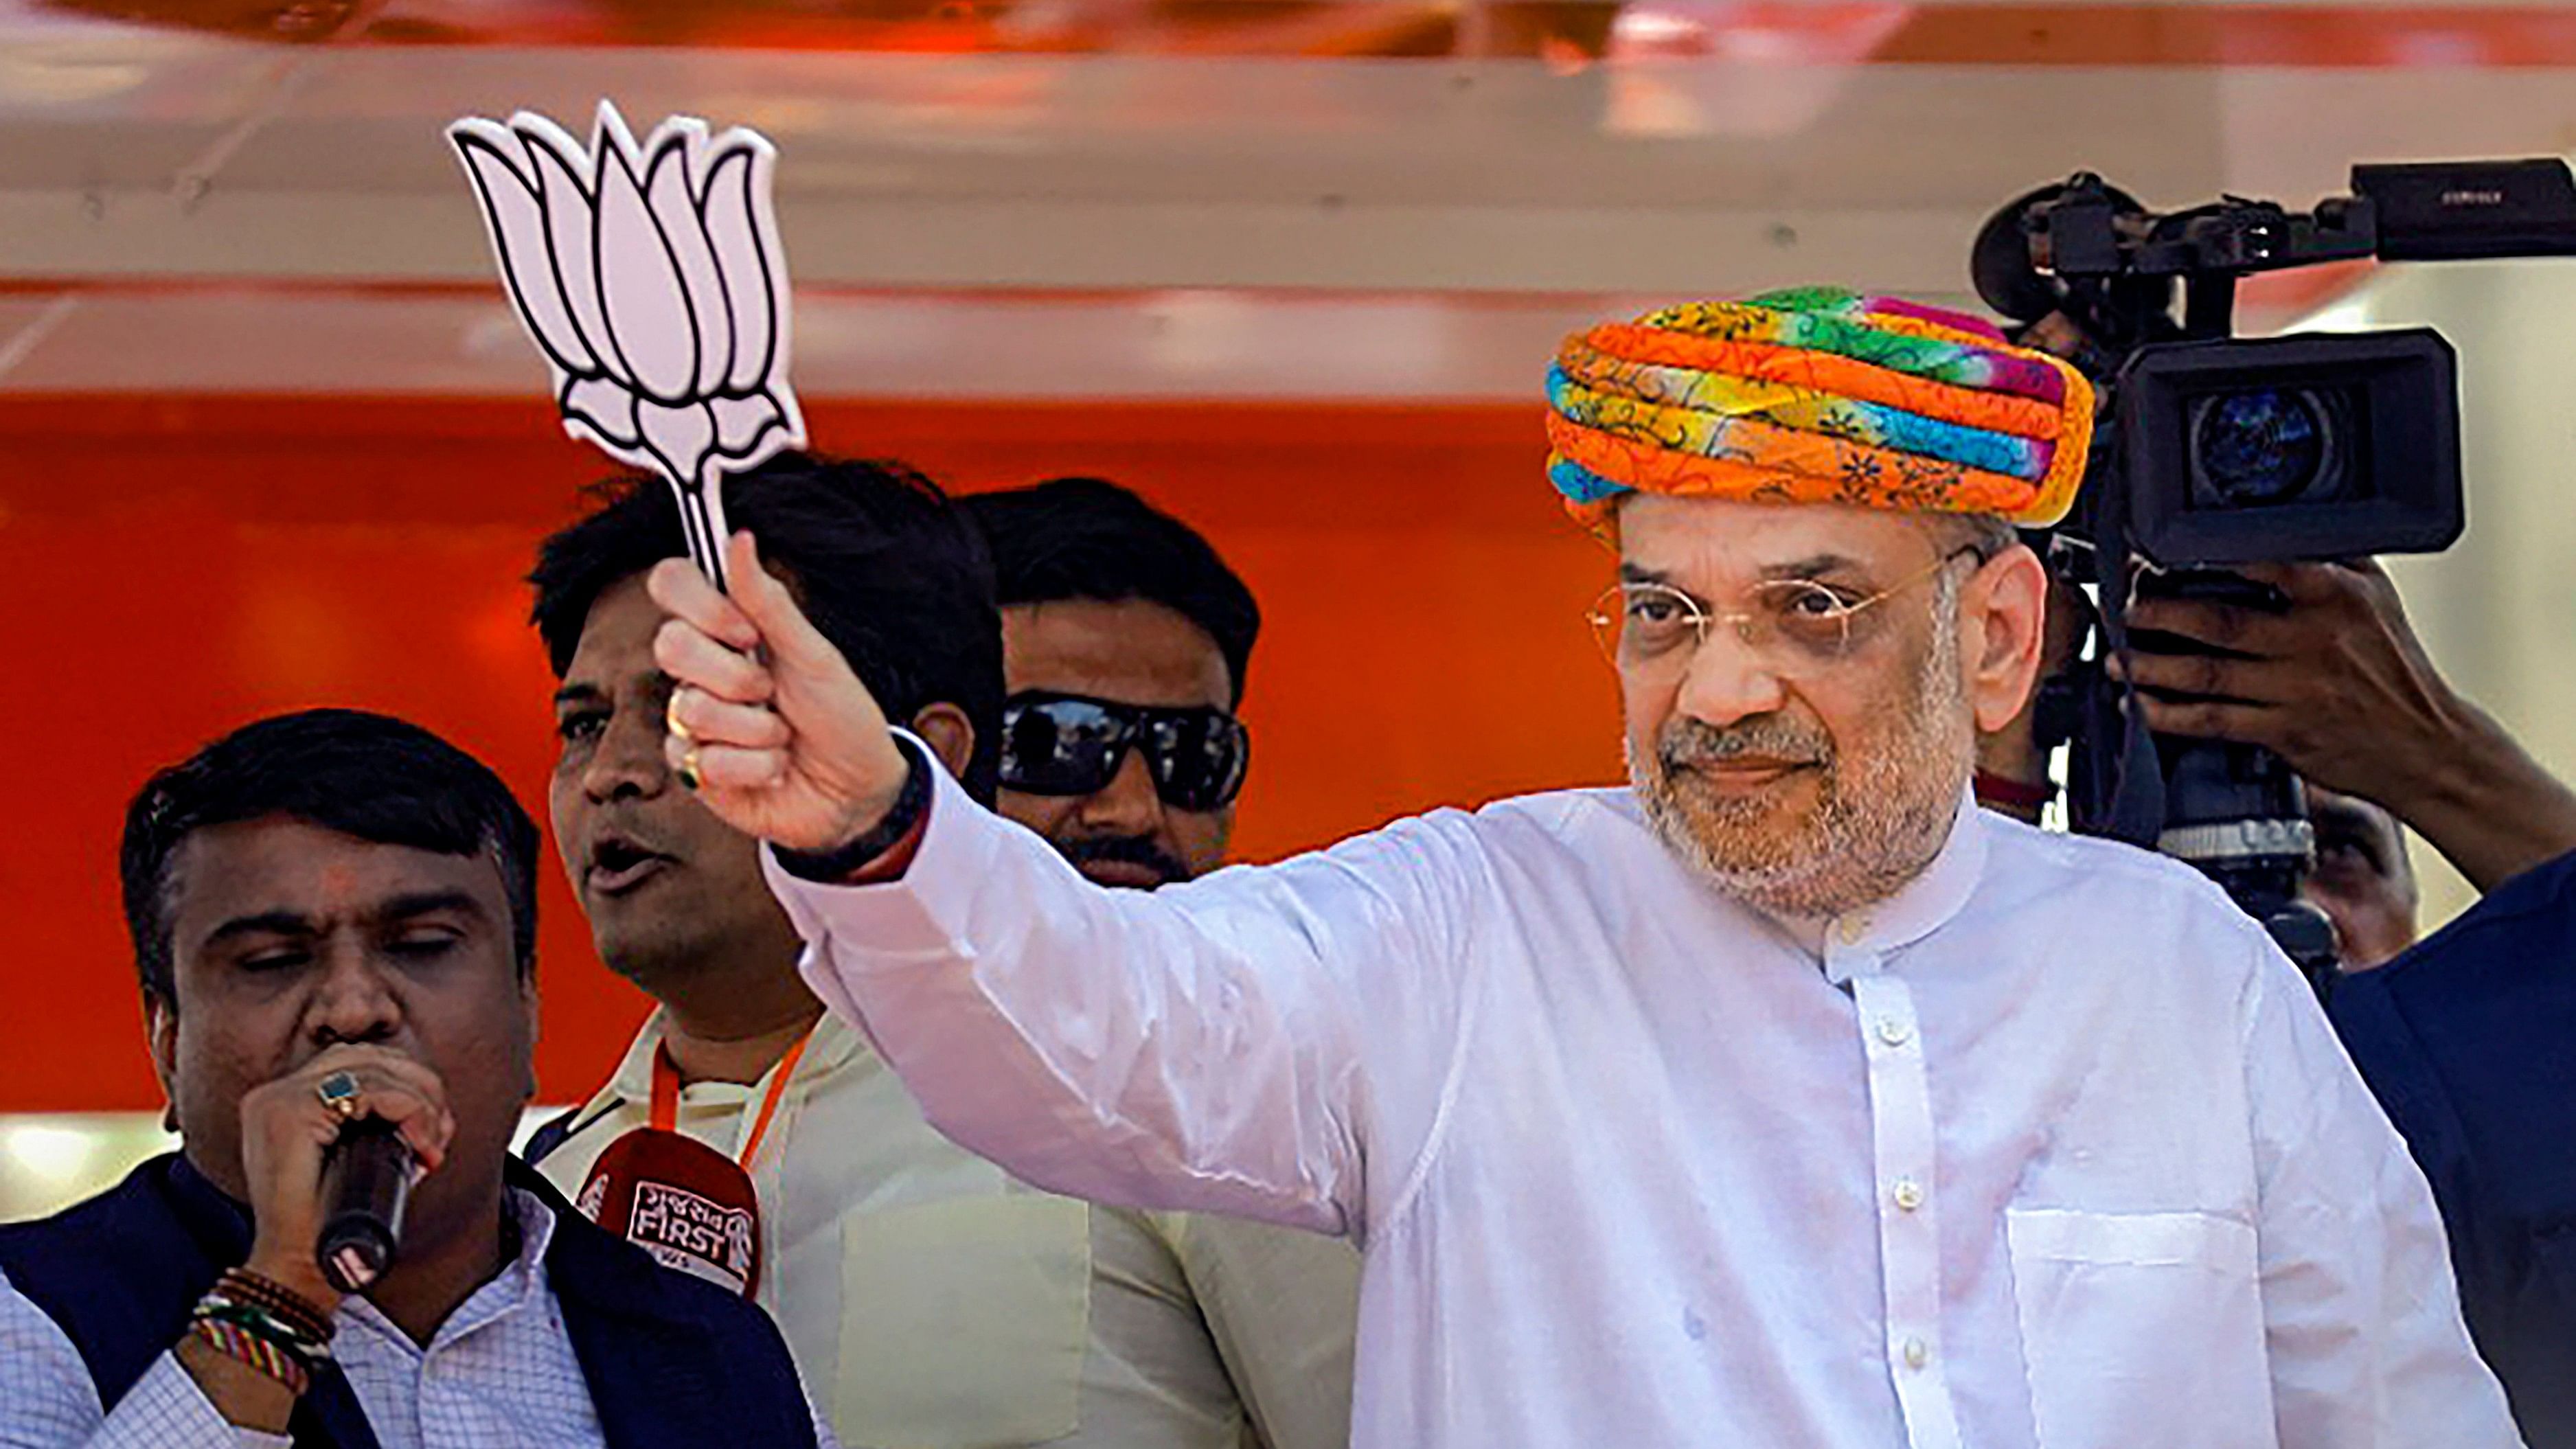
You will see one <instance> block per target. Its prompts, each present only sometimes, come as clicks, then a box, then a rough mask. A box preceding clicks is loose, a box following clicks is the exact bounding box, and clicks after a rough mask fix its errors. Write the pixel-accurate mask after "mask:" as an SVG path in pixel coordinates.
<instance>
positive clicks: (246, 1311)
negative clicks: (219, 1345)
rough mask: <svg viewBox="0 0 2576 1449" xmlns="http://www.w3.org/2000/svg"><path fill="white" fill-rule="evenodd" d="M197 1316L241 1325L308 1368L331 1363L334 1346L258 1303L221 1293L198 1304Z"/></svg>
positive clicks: (211, 1295) (206, 1297)
mask: <svg viewBox="0 0 2576 1449" xmlns="http://www.w3.org/2000/svg"><path fill="white" fill-rule="evenodd" d="M196 1316H197V1317H199V1318H212V1319H215V1320H217V1321H218V1322H223V1323H232V1324H238V1325H240V1326H241V1327H242V1329H244V1330H245V1331H247V1332H250V1333H255V1334H257V1335H259V1336H260V1337H261V1338H265V1339H267V1340H269V1341H270V1342H272V1343H275V1344H277V1345H278V1346H279V1347H281V1348H284V1349H286V1350H287V1351H288V1352H290V1353H292V1354H294V1355H295V1356H296V1358H298V1359H300V1360H301V1361H303V1363H304V1364H305V1366H306V1367H308V1368H309V1367H311V1366H312V1365H314V1364H317V1363H323V1362H327V1361H328V1360H329V1359H330V1357H331V1345H330V1344H328V1343H326V1342H323V1341H322V1340H320V1339H317V1338H314V1337H312V1336H310V1335H308V1334H306V1333H305V1332H303V1331H302V1330H301V1329H299V1328H297V1327H296V1326H295V1325H294V1324H292V1323H288V1322H286V1321H285V1320H284V1319H281V1318H279V1317H278V1316H277V1315H276V1314H274V1313H272V1312H270V1311H269V1310H268V1309H267V1308H265V1307H262V1306H261V1305H259V1304H257V1303H236V1302H234V1301H233V1300H231V1299H229V1298H225V1297H222V1296H220V1295H218V1294H212V1293H209V1294H207V1295H206V1296H205V1297H204V1298H203V1299H201V1300H199V1301H198V1303H197V1312H196Z"/></svg>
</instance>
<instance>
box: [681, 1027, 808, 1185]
mask: <svg viewBox="0 0 2576 1449" xmlns="http://www.w3.org/2000/svg"><path fill="white" fill-rule="evenodd" d="M813 1039H814V1033H813V1031H812V1030H811V1029H810V1028H809V1029H808V1030H807V1031H806V1033H805V1034H804V1035H803V1036H800V1037H798V1038H797V1039H796V1045H794V1046H792V1047H789V1048H788V1049H787V1055H785V1056H783V1057H780V1058H779V1059H778V1066H777V1068H776V1070H775V1071H773V1072H772V1073H771V1075H770V1079H769V1090H768V1091H767V1092H764V1093H762V1094H761V1098H760V1115H759V1116H757V1117H754V1118H752V1119H751V1135H750V1136H749V1137H746V1138H744V1139H743V1142H742V1152H741V1154H740V1155H739V1156H737V1157H736V1158H735V1159H734V1161H736V1162H738V1163H740V1164H742V1168H743V1170H744V1171H745V1172H748V1171H750V1170H751V1160H752V1158H754V1157H756V1156H758V1155H759V1153H760V1143H761V1139H762V1138H764V1137H767V1136H768V1135H769V1122H770V1119H771V1118H773V1117H775V1116H777V1115H778V1103H779V1100H780V1099H781V1098H783V1097H785V1096H786V1095H787V1081H788V1079H789V1078H790V1077H793V1076H795V1075H796V1064H797V1063H798V1062H801V1061H803V1060H804V1059H805V1045H806V1043H808V1042H810V1041H812V1040H813ZM649 1120H650V1122H651V1125H653V1126H654V1127H656V1128H658V1129H660V1130H661V1131H664V1132H676V1131H678V1130H679V1121H680V1069H679V1068H678V1067H676V1066H674V1065H672V1063H671V1050H670V1048H668V1047H665V1046H658V1045H657V1046H655V1047H654V1048H653V1113H652V1116H651V1118H650V1119H649Z"/></svg>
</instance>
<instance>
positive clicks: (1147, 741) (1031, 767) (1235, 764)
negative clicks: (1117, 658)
mask: <svg viewBox="0 0 2576 1449" xmlns="http://www.w3.org/2000/svg"><path fill="white" fill-rule="evenodd" d="M1130 749H1139V750H1143V751H1144V752H1145V768H1146V771H1147V773H1149V774H1151V775H1152V776H1153V777H1154V793H1155V794H1157V795H1159V796H1161V797H1162V800H1163V803H1164V804H1166V805H1169V806H1171V807H1172V808H1173V809H1176V810H1219V809H1223V808H1224V807H1225V806H1227V805H1230V804H1232V803H1234V797H1235V796H1236V795H1237V794H1239V793H1241V791H1242V789H1243V775H1244V771H1245V770H1246V769H1247V768H1248V767H1249V766H1250V765H1251V763H1252V737H1251V735H1249V734H1248V733H1246V732H1245V730H1244V728H1243V722H1242V721H1241V720H1238V719H1236V718H1235V717H1234V716H1233V715H1231V714H1228V713H1226V712H1225V711H1224V710H1221V709H1214V708H1209V707H1206V706H1201V707H1199V708H1197V709H1158V708H1153V707H1150V706H1146V705H1137V704H1119V703H1117V702H1115V701H1113V700H1106V699H1093V698H1091V697H1089V696H1087V695H1080V694H1055V693H1051V692H1048V691H1044V690H1030V691H1028V692H1026V693H1022V694H1015V695H1012V696H1011V697H1010V699H1008V700H1007V701H1005V702H1004V703H1003V705H1002V788H1003V789H1005V790H1018V791H1020V792H1022V793H1023V794H1029V795H1096V794H1098V793H1100V792H1101V791H1102V790H1105V789H1107V788H1109V782H1110V781H1111V780H1114V779H1116V778H1117V777H1118V770H1119V767H1120V766H1122V765H1124V764H1126V762H1127V751H1128V750H1130Z"/></svg>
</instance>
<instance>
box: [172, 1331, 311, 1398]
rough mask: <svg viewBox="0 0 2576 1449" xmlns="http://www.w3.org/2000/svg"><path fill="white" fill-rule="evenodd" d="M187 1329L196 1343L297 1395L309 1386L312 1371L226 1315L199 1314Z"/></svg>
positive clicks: (276, 1345) (275, 1345)
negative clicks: (222, 1316)
mask: <svg viewBox="0 0 2576 1449" xmlns="http://www.w3.org/2000/svg"><path fill="white" fill-rule="evenodd" d="M188 1332H189V1333H190V1334H191V1335H192V1336H194V1337H195V1338H196V1339H197V1341H198V1342H200V1343H203V1344H205V1345H207V1346H208V1347H210V1348H212V1349H214V1350H215V1351H216V1352H217V1353H220V1354H222V1355H223V1356H224V1357H226V1358H229V1359H232V1360H234V1361H235V1362H237V1363H243V1364H247V1365H249V1366H250V1367H251V1368H253V1369H256V1370H257V1371H259V1372H260V1373H262V1374H265V1375H267V1376H268V1377H270V1378H272V1379H275V1380H277V1381H278V1382H279V1383H281V1384H284V1385H285V1386H286V1391H287V1392H288V1393H290V1394H293V1395H295V1396H296V1397H297V1398H302V1397H303V1396H304V1391H305V1390H306V1389H308V1388H311V1387H312V1386H313V1374H312V1372H311V1370H309V1369H307V1368H306V1367H305V1366H304V1365H303V1364H302V1363H300V1362H298V1361H297V1359H296V1356H295V1355H294V1354H293V1353H292V1352H290V1351H289V1350H287V1349H286V1348H284V1347H282V1346H280V1345H279V1344H277V1343H275V1342H272V1341H271V1340H269V1339H267V1338H263V1337H261V1336H260V1335H259V1334H257V1333H255V1332H253V1331H251V1330H250V1329H247V1328H245V1327H243V1326H242V1325H241V1324H239V1323H235V1322H233V1321H231V1320H230V1319H226V1318H215V1317H209V1316H205V1315H203V1314H200V1315H199V1316H198V1317H196V1318H194V1319H192V1320H190V1321H189V1323H188Z"/></svg>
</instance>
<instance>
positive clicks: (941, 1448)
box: [832, 1194, 1091, 1449]
mask: <svg viewBox="0 0 2576 1449" xmlns="http://www.w3.org/2000/svg"><path fill="white" fill-rule="evenodd" d="M841 1262H842V1285H841V1355H840V1357H841V1366H840V1374H839V1378H838V1382H837V1383H836V1384H835V1385H834V1387H833V1399H832V1422H833V1426H834V1428H835V1430H836V1431H837V1432H838V1433H839V1435H840V1438H841V1440H842V1442H843V1443H845V1444H848V1445H851V1446H852V1449H978V1446H984V1445H1000V1444H1029V1443H1039V1442H1043V1441H1045V1440H1048V1439H1056V1438H1061V1437H1063V1436H1064V1435H1067V1434H1070V1433H1072V1432H1073V1431H1074V1430H1075V1429H1076V1428H1077V1427H1079V1424H1080V1418H1081V1415H1080V1408H1081V1398H1082V1366H1083V1356H1084V1354H1085V1353H1086V1352H1087V1351H1088V1348H1089V1344H1090V1307H1091V1219H1090V1209H1089V1208H1088V1207H1086V1206H1085V1205H1084V1204H1082V1203H1079V1202H1075V1201H1072V1200H1071V1199H1068V1198H1060V1197H1043V1196H1038V1195H1035V1194H1029V1195H1017V1196H1010V1197H989V1198H959V1199H952V1200H949V1201H945V1202H936V1203H925V1204H921V1205H919V1206H915V1207H903V1208H894V1209H890V1210H888V1211H884V1212H873V1213H857V1214H853V1215H851V1216H850V1217H849V1218H847V1219H845V1220H844V1221H843V1223H842V1225H841Z"/></svg>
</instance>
